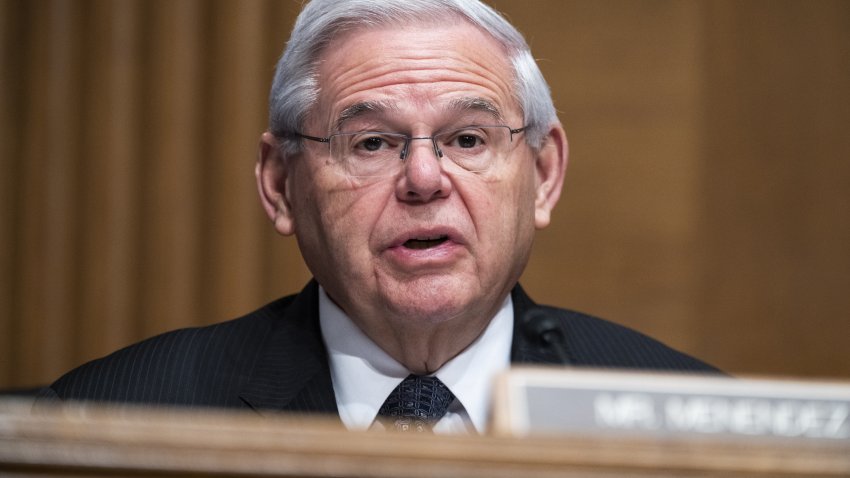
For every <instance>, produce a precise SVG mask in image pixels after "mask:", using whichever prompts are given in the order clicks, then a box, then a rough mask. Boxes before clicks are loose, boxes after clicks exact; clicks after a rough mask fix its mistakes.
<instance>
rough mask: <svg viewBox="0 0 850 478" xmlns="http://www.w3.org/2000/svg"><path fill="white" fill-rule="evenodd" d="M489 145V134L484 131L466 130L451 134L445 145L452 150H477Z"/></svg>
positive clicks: (447, 137) (448, 135)
mask: <svg viewBox="0 0 850 478" xmlns="http://www.w3.org/2000/svg"><path fill="white" fill-rule="evenodd" d="M487 143H488V141H487V132H486V131H485V130H483V129H471V128H465V129H462V130H457V131H454V132H452V133H449V134H447V135H446V138H445V145H446V146H448V147H449V148H452V149H463V150H475V149H480V148H482V147H484V146H485V145H486V144H487Z"/></svg>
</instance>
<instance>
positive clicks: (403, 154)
mask: <svg viewBox="0 0 850 478" xmlns="http://www.w3.org/2000/svg"><path fill="white" fill-rule="evenodd" d="M529 126H530V125H525V126H523V127H521V128H511V127H510V126H508V125H506V124H473V125H467V126H463V127H461V128H456V129H453V130H451V131H460V130H464V129H467V128H507V130H508V131H509V132H510V142H511V143H513V142H514V135H515V134H519V133H522V132H523V131H525V130H526V129H528V128H529ZM451 131H446V132H444V133H437V134H434V135H431V136H410V135H407V134H404V133H392V132H390V131H353V132H351V133H333V134H330V135H328V136H327V137H325V138H322V137H319V136H310V135H307V134H303V133H299V132H298V131H294V132H293V133H292V134H293V135H294V136H296V137H298V138H304V139H309V140H310V141H315V142H317V143H327V144H328V147H330V143H331V138H333V137H334V136H341V135H350V134H367V133H373V134H390V135H393V136H398V137H401V138H404V147H403V148H401V152H400V154H399V159H401V160H402V161H404V160H405V159H407V155H408V150H409V148H410V142H411V141H413V140H414V139H429V140H431V145H432V146H433V147H434V154H435V155H436V156H437V157H438V158H442V157H443V151H442V150H440V147H439V146H437V139H436V138H437V137H438V136H440V135H442V134H445V133H449V132H451Z"/></svg>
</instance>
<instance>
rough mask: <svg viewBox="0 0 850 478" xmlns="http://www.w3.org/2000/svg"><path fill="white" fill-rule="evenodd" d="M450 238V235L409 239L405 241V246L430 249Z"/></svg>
mask: <svg viewBox="0 0 850 478" xmlns="http://www.w3.org/2000/svg"><path fill="white" fill-rule="evenodd" d="M448 239H449V236H437V237H429V238H421V239H420V238H417V239H408V240H407V241H405V242H404V244H403V246H404V247H406V248H408V249H429V248H431V247H436V246H439V245H440V244H442V243H444V242H446V241H447V240H448Z"/></svg>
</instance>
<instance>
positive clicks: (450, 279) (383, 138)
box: [42, 0, 713, 432]
mask: <svg viewBox="0 0 850 478" xmlns="http://www.w3.org/2000/svg"><path fill="white" fill-rule="evenodd" d="M566 165H567V140H566V136H565V134H564V130H563V128H562V127H561V125H560V123H559V121H558V119H557V117H556V114H555V109H554V106H553V104H552V100H551V97H550V94H549V89H548V86H547V85H546V83H545V80H544V79H543V76H542V74H541V73H540V70H539V69H538V67H537V65H536V64H535V62H534V60H533V58H532V56H531V53H530V51H529V49H528V46H527V45H526V43H525V41H524V39H523V38H522V36H521V35H520V34H519V33H518V32H517V31H516V29H514V28H513V27H512V26H511V25H510V24H509V23H508V22H507V21H506V20H505V19H504V18H502V17H501V16H500V15H499V14H498V13H496V12H495V11H494V10H492V9H491V8H489V7H487V6H486V5H483V4H481V3H479V2H477V1H475V0H415V1H414V0H387V1H378V0H375V1H334V0H314V1H313V2H311V3H310V4H308V5H306V6H305V7H304V10H303V11H302V13H301V15H300V16H299V18H298V20H297V22H296V24H295V27H294V30H293V32H292V36H291V39H290V42H289V43H288V44H287V48H286V51H285V52H284V54H283V57H282V58H281V60H280V62H279V63H278V66H277V72H276V75H275V79H274V84H273V87H272V92H271V105H270V128H269V131H268V132H266V133H264V134H263V135H262V138H261V140H260V151H259V158H258V161H257V165H256V176H257V183H258V187H259V191H260V196H261V201H262V204H263V207H264V208H265V210H266V212H267V213H268V215H269V217H270V218H271V220H272V222H273V224H274V227H275V229H276V230H277V231H278V232H279V233H281V234H283V235H285V236H289V235H294V236H295V238H296V239H297V241H298V245H299V247H300V250H301V253H302V254H303V256H304V260H305V262H306V263H307V265H308V267H309V268H310V270H311V272H312V273H313V275H314V276H315V281H313V282H311V283H310V284H309V285H307V287H306V288H305V289H304V290H303V291H302V292H301V293H300V294H298V295H295V296H291V297H286V298H283V299H280V300H278V301H276V302H274V303H272V304H269V305H267V306H266V307H264V308H262V309H260V310H258V311H256V312H254V313H252V314H249V315H247V316H245V317H243V318H240V319H237V320H234V321H231V322H226V323H223V324H218V325H214V326H210V327H204V328H199V329H190V330H182V331H177V332H172V333H169V334H165V335H162V336H160V337H157V338H154V339H151V340H148V341H145V342H142V343H140V344H137V345H134V346H131V347H129V348H127V349H124V350H121V351H119V352H116V353H115V354H112V355H110V356H108V357H106V358H104V359H100V360H97V361H94V362H92V363H89V364H87V365H84V366H83V367H81V368H79V369H77V370H75V371H72V372H71V373H69V374H68V375H66V376H64V377H63V378H61V379H60V380H58V381H57V382H56V383H54V384H53V385H52V386H51V387H50V388H48V389H46V390H45V391H44V392H43V393H42V400H50V399H63V400H70V399H88V400H106V401H123V402H136V403H139V402H141V403H154V404H182V405H194V406H201V405H204V406H224V407H251V408H253V409H256V410H263V409H275V410H292V411H302V412H324V413H333V414H339V416H340V418H341V419H342V421H343V422H344V423H345V425H347V426H348V427H351V428H368V427H383V426H390V427H399V428H402V429H416V430H422V429H426V428H429V427H431V426H432V425H433V426H434V430H435V431H438V432H444V431H483V430H485V428H486V421H487V415H488V398H489V397H488V395H489V391H490V383H491V380H492V378H493V377H494V375H495V374H497V373H498V372H499V371H501V370H504V369H505V368H507V367H508V366H509V365H510V363H511V362H544V363H547V362H548V363H570V364H572V365H575V366H605V367H620V368H642V369H665V370H690V371H708V370H713V369H712V368H711V367H709V366H707V365H705V364H703V363H701V362H699V361H697V360H695V359H692V358H690V357H688V356H686V355H683V354H680V353H678V352H676V351H674V350H672V349H669V348H667V347H665V346H664V345H661V344H660V343H658V342H656V341H653V340H651V339H649V338H647V337H645V336H642V335H640V334H638V333H636V332H633V331H630V330H628V329H625V328H623V327H620V326H617V325H614V324H611V323H608V322H604V321H602V320H599V319H595V318H592V317H588V316H585V315H582V314H578V313H575V312H570V311H565V310H560V309H554V308H548V307H540V306H537V305H535V304H534V303H533V302H532V301H531V300H530V299H529V298H528V297H527V296H526V295H525V293H524V292H523V291H522V289H521V288H520V287H519V286H518V285H517V281H518V280H519V277H520V274H521V273H522V271H523V269H524V267H525V265H526V263H527V261H528V257H529V254H530V251H531V245H532V241H533V238H534V233H535V230H536V229H539V228H543V227H546V226H547V225H548V224H549V220H550V213H551V211H552V208H553V207H554V206H555V203H556V202H557V201H558V198H559V196H560V193H561V185H562V182H563V178H564V171H565V168H566ZM409 404H413V405H414V407H413V408H415V410H408V409H407V408H408V407H407V405H409ZM382 417H391V418H390V419H389V420H390V421H386V422H385V421H384V419H383V418H382Z"/></svg>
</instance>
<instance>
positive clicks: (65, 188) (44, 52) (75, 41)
mask: <svg viewBox="0 0 850 478" xmlns="http://www.w3.org/2000/svg"><path fill="white" fill-rule="evenodd" d="M80 7H81V5H80V4H75V3H73V2H66V1H46V2H40V3H39V4H37V5H34V6H33V7H32V8H31V9H30V10H29V11H28V13H29V16H28V19H27V20H28V22H29V25H28V31H27V33H26V36H25V38H26V45H22V46H23V48H24V49H25V51H26V52H27V57H26V59H25V64H23V65H20V66H21V67H23V68H25V69H26V70H25V71H26V75H27V81H28V88H27V91H26V95H27V101H26V104H25V105H24V108H23V111H20V112H19V114H20V116H19V118H20V120H21V121H22V126H23V128H22V129H20V130H19V131H20V134H21V137H22V138H23V146H22V154H21V158H20V159H21V161H22V162H23V165H22V168H21V170H20V174H21V177H20V181H21V186H20V187H21V190H20V192H21V195H20V196H19V198H20V200H21V202H20V203H18V204H19V207H20V216H19V217H20V220H19V221H18V222H17V224H16V227H17V231H16V232H17V237H16V241H17V243H18V249H17V252H16V253H17V257H16V261H17V265H16V267H15V268H16V269H17V271H19V273H18V275H17V276H16V277H15V279H14V280H15V286H14V287H15V293H16V295H17V296H18V301H19V305H18V307H17V309H16V311H15V312H13V317H16V318H17V319H18V320H21V321H23V322H22V325H23V326H22V327H21V328H20V329H19V330H18V331H17V332H18V336H17V337H16V340H15V344H14V346H15V347H16V352H17V357H16V360H17V361H19V362H18V363H20V364H22V366H20V367H16V368H15V369H14V379H16V380H27V379H28V378H29V377H32V376H40V377H41V376H49V375H55V374H58V373H60V372H61V371H62V370H63V369H65V368H67V364H68V362H70V361H72V360H73V344H74V325H75V319H76V311H77V304H78V301H77V293H78V290H79V289H78V288H77V286H78V285H79V282H78V281H77V280H76V277H75V275H76V273H77V267H78V262H77V258H78V255H77V252H78V246H79V237H80V236H79V234H80V233H81V231H80V229H79V223H78V219H79V217H80V209H79V206H78V204H77V200H76V197H77V194H78V192H79V161H80V146H81V144H80V137H79V134H78V132H77V130H76V129H75V127H76V126H77V125H78V124H79V122H80V118H79V117H78V116H77V115H76V113H77V112H78V110H79V101H80V95H79V88H80V81H81V78H80V72H81V68H80V58H81V56H80V55H81V40H80V33H81V27H82V24H81V19H82V12H81V10H80Z"/></svg>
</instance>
